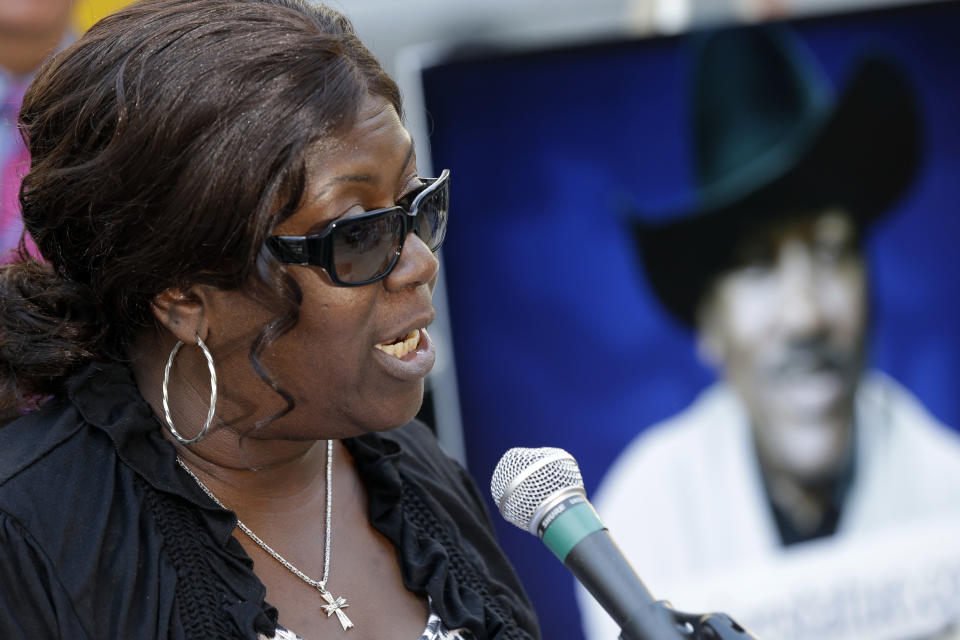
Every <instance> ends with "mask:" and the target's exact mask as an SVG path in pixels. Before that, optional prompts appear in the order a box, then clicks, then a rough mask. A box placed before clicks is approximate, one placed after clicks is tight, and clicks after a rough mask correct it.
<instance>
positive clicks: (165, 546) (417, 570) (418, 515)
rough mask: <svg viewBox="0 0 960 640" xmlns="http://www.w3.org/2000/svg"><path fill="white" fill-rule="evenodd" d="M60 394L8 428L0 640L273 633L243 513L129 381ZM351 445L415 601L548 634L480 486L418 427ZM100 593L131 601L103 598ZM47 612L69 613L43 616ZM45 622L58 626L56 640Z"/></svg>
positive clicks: (463, 618)
mask: <svg viewBox="0 0 960 640" xmlns="http://www.w3.org/2000/svg"><path fill="white" fill-rule="evenodd" d="M67 396H68V397H67V398H56V399H54V400H53V401H51V402H50V403H49V404H48V406H46V407H45V408H43V409H42V410H40V411H37V412H34V413H32V414H29V415H28V416H25V417H23V418H21V419H20V420H18V421H16V422H14V423H12V424H10V425H8V426H7V427H4V428H3V429H2V430H0V543H2V544H4V545H5V546H4V548H5V549H8V550H10V552H11V553H17V552H16V551H15V550H16V549H21V548H22V549H23V552H22V555H23V558H22V559H21V560H18V559H16V558H10V557H8V558H5V559H4V558H0V609H8V610H9V612H13V611H17V612H18V613H17V615H13V614H12V613H11V615H10V616H5V615H4V614H3V613H2V612H0V631H3V630H5V629H7V625H21V626H20V627H17V629H18V631H19V632H22V633H21V635H20V636H18V637H70V638H87V637H136V638H164V639H165V640H167V639H169V640H181V639H182V640H186V639H192V638H198V639H199V638H202V639H203V640H219V639H223V640H235V639H237V638H243V639H246V640H252V639H255V638H258V637H259V636H260V634H263V635H264V636H266V637H272V636H273V635H274V633H275V630H276V624H277V618H278V615H277V610H276V609H275V608H273V607H272V606H270V605H269V604H268V603H266V602H265V601H264V598H265V593H266V589H265V587H264V585H263V584H262V583H261V582H260V580H259V579H258V578H257V576H256V575H255V574H254V573H253V563H252V561H251V559H250V558H249V556H247V554H246V552H245V551H244V550H243V547H242V546H241V545H240V543H239V541H237V540H236V538H234V537H233V535H232V533H233V531H234V528H235V527H236V522H237V520H236V516H235V515H234V514H233V513H232V512H228V511H224V510H223V509H221V508H220V507H219V506H217V505H216V504H215V503H214V502H213V501H212V500H210V499H209V497H207V496H206V494H204V493H203V492H202V490H201V489H200V488H199V487H198V486H197V485H196V483H195V482H194V481H193V480H192V478H190V477H189V476H188V475H187V474H186V473H184V472H183V471H182V469H180V467H179V466H178V465H177V463H176V454H175V450H174V448H173V446H172V445H171V444H170V443H169V442H168V441H167V440H165V439H164V438H163V436H162V433H161V425H160V424H159V422H158V421H157V419H156V418H155V417H154V415H153V413H152V411H151V409H150V407H149V406H148V405H147V404H146V402H145V401H144V400H143V398H142V397H141V396H140V394H139V392H138V390H137V388H136V385H135V383H134V381H133V379H132V376H131V374H130V372H129V370H128V369H126V368H125V367H122V366H119V365H113V364H102V363H95V364H91V365H89V366H88V367H86V368H85V369H84V370H83V371H81V372H80V373H79V374H77V375H76V376H74V377H73V379H72V380H71V381H70V383H69V385H68V393H67ZM344 444H345V445H346V446H347V448H348V450H349V451H350V452H351V454H352V455H353V456H354V458H355V460H356V462H357V468H358V470H359V473H360V475H361V477H362V479H363V482H364V483H365V485H366V487H367V493H368V496H369V500H370V509H369V514H370V521H371V523H372V525H373V526H374V527H375V528H376V529H377V530H378V531H380V532H381V533H382V534H383V535H384V536H386V537H387V538H388V539H389V540H390V541H391V542H392V543H393V545H394V547H395V549H396V551H397V557H398V560H399V562H400V566H401V571H402V575H403V579H404V584H405V586H406V587H407V588H408V589H410V590H411V591H412V592H414V593H418V594H429V595H430V597H431V598H432V600H433V604H434V607H435V609H436V610H437V612H438V613H439V615H440V616H441V618H442V619H443V621H444V623H445V624H446V625H447V626H448V627H449V628H458V627H466V628H467V629H469V630H470V631H472V632H473V633H474V635H475V636H476V637H477V640H530V639H537V638H539V632H538V631H537V624H536V618H535V615H534V613H533V610H532V607H531V605H530V603H529V601H528V599H527V597H526V595H525V593H524V591H523V588H522V587H521V585H520V583H519V581H518V579H517V577H516V575H515V573H514V572H513V569H512V568H511V566H510V564H509V562H508V561H507V560H506V558H505V557H504V556H503V553H502V551H501V550H500V549H499V547H498V545H497V543H496V540H495V539H494V535H493V532H492V531H493V529H492V526H491V523H490V521H489V517H488V514H487V512H486V507H485V505H484V503H483V501H482V499H481V498H480V496H479V494H478V492H477V490H476V487H475V486H474V485H473V483H472V482H471V481H470V479H469V478H468V476H467V475H466V473H465V472H464V471H463V469H462V468H461V467H460V466H459V465H457V464H456V463H454V462H453V461H451V460H450V459H449V458H448V457H447V456H445V455H444V454H443V452H442V451H441V450H440V448H439V447H438V446H437V443H436V440H435V438H434V437H433V434H432V433H431V432H430V431H429V430H428V429H427V428H426V427H424V426H423V425H422V424H419V423H411V424H408V425H406V426H404V427H401V428H399V429H396V430H394V431H391V432H389V433H385V434H368V435H364V436H360V437H357V438H352V439H348V440H345V441H344ZM57 477H66V478H69V482H70V483H71V484H70V485H65V486H67V487H69V490H67V491H63V490H60V489H61V488H60V487H57V486H56V485H55V483H54V482H52V480H53V479H55V478H57ZM45 485H46V486H45ZM23 522H35V523H38V527H37V528H35V529H32V530H27V528H25V527H24V526H22V525H21V524H19V523H23ZM68 522H71V523H75V524H73V525H67V524H66V523H68ZM88 541H93V544H91V543H90V542H88ZM105 554H107V555H108V556H109V557H110V561H109V562H108V564H107V566H106V567H105V566H104V557H105ZM109 554H113V555H109ZM52 558H53V559H52ZM60 558H65V559H66V560H60ZM38 562H39V563H43V565H44V566H43V567H42V573H41V568H37V569H36V571H37V572H38V573H37V575H38V576H39V578H38V579H37V580H35V581H34V583H35V584H33V587H32V588H31V589H32V590H31V591H30V593H34V594H43V595H42V596H41V595H35V596H30V598H28V599H27V600H24V599H23V598H20V599H19V600H17V599H15V600H11V601H9V602H7V601H6V600H5V598H6V597H7V596H9V597H14V596H16V595H17V594H16V593H14V591H13V589H12V588H11V589H8V588H7V587H13V586H14V585H15V584H18V583H23V581H24V580H27V579H29V576H24V575H23V567H29V566H36V565H37V563H38ZM46 575H50V576H56V579H46V578H44V577H43V576H46ZM104 581H110V582H112V583H115V584H111V586H116V587H117V588H118V589H117V591H124V592H129V593H110V591H109V589H107V590H104V585H103V582H104ZM8 582H9V584H8ZM24 593H26V591H24ZM91 594H92V595H91ZM88 597H93V598H94V600H92V601H89V602H86V601H84V598H88ZM78 600H79V601H81V604H80V606H78V607H77V606H76V605H75V602H76V601H78ZM48 601H49V602H59V603H64V604H63V605H62V606H58V607H54V610H53V611H50V610H49V609H46V608H44V607H45V606H46V605H45V604H44V603H46V602H48ZM37 603H39V604H37ZM35 604H36V605H37V606H33V605H35ZM29 607H33V609H31V610H30V611H29V614H27V613H24V611H26V610H27V609H28V608H29ZM51 620H52V622H51ZM105 622H107V623H109V625H108V627H106V628H105V627H104V626H103V625H104V624H105ZM22 625H27V626H26V627H23V626H22ZM30 625H34V626H33V627H30ZM51 625H54V626H59V629H60V630H59V632H58V633H57V634H56V636H51V635H50V631H49V630H50V628H51ZM10 628H11V629H12V628H14V627H10ZM31 628H32V629H34V630H35V632H33V634H32V635H31V633H28V631H29V629H31ZM91 630H92V631H91ZM23 634H26V635H23ZM104 634H106V635H104Z"/></svg>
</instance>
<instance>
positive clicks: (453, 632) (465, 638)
mask: <svg viewBox="0 0 960 640" xmlns="http://www.w3.org/2000/svg"><path fill="white" fill-rule="evenodd" d="M348 634H349V632H348ZM344 637H345V638H349V635H346V636H344ZM260 640H269V639H268V638H267V637H266V636H260ZM273 640H306V639H305V638H301V637H300V636H298V635H297V634H295V633H293V632H292V631H287V630H286V629H284V628H283V627H277V634H276V635H275V636H273ZM417 640H475V636H474V635H473V634H472V633H470V631H469V630H467V629H447V627H446V625H444V624H443V621H442V620H440V616H438V615H437V612H436V611H434V609H433V601H432V600H431V601H430V617H429V618H427V628H426V629H424V630H423V633H421V634H420V637H419V638H418V639H417Z"/></svg>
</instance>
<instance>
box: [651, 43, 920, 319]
mask: <svg viewBox="0 0 960 640" xmlns="http://www.w3.org/2000/svg"><path fill="white" fill-rule="evenodd" d="M921 137H922V133H921V122H920V115H919V112H918V107H917V104H916V100H915V98H914V93H913V90H912V88H911V86H910V84H909V81H908V79H907V77H906V76H905V74H904V73H903V72H902V71H901V70H900V69H899V68H898V67H897V66H895V65H894V64H893V63H891V62H890V61H888V60H885V59H883V58H879V57H870V58H865V59H863V60H862V61H861V63H860V64H859V65H858V66H857V68H856V70H855V71H854V73H853V74H852V75H851V77H850V80H849V82H848V83H847V84H846V87H845V89H844V91H843V92H842V94H841V95H840V97H839V98H838V99H837V101H836V102H835V105H834V108H833V110H832V111H831V112H830V113H829V115H828V116H827V117H825V118H824V119H823V120H822V125H821V126H820V127H819V128H818V129H817V130H816V131H814V132H813V134H812V135H811V136H809V138H808V142H807V144H805V145H803V146H802V147H799V148H796V147H795V148H794V149H792V150H790V156H789V157H786V158H781V161H780V162H773V163H770V164H769V165H768V166H767V167H765V168H764V169H765V170H761V171H758V172H757V173H756V175H755V176H754V178H753V179H752V180H749V181H747V182H746V183H745V184H743V185H742V187H741V188H740V189H738V190H736V191H733V192H731V191H729V190H727V191H726V192H725V193H724V194H722V195H720V196H714V197H711V196H710V195H708V197H706V198H704V200H703V202H702V203H701V204H700V205H698V206H697V207H695V208H693V209H692V210H687V211H683V212H678V213H677V214H676V215H672V216H669V217H668V218H667V220H668V221H667V222H665V223H657V224H650V223H645V222H634V223H633V231H634V237H635V240H636V243H637V245H638V247H639V250H640V254H641V259H642V262H643V266H644V269H645V271H646V273H647V275H648V278H649V281H650V283H651V285H652V288H653V291H654V293H655V294H656V295H657V297H658V298H659V299H660V301H661V303H662V304H663V305H664V306H665V307H666V308H667V310H668V311H670V313H671V314H672V315H674V316H675V317H676V318H677V319H679V320H680V321H681V322H682V323H684V324H686V325H689V326H693V325H695V322H696V314H697V306H698V305H699V302H700V300H701V298H702V296H703V295H704V294H705V293H706V290H707V288H708V287H709V285H710V283H711V282H712V280H713V279H714V278H715V277H716V276H717V275H718V271H719V270H721V269H722V268H723V266H724V265H725V264H726V263H727V261H728V258H729V253H730V251H731V250H732V248H733V246H734V244H735V242H736V240H737V239H738V238H739V237H742V234H743V233H744V231H746V230H750V229H753V228H756V226H757V224H759V223H769V222H770V221H772V220H776V219H777V218H778V217H786V216H796V215H804V214H808V213H814V212H817V211H820V210H822V209H823V208H825V207H830V206H838V207H841V208H843V209H844V210H846V211H848V212H849V213H850V214H851V215H852V216H853V217H854V219H855V221H856V222H857V223H858V225H859V226H860V227H866V226H868V225H869V224H870V223H871V222H872V221H873V220H875V219H876V218H877V217H879V216H880V215H882V214H883V213H885V212H886V211H887V210H889V208H890V207H891V206H892V205H893V204H894V202H896V200H898V199H899V198H900V197H901V196H902V195H903V193H904V192H905V191H906V189H907V187H908V186H909V185H910V183H911V182H912V180H913V177H914V175H915V173H916V171H917V168H918V164H919V161H920V153H921Z"/></svg>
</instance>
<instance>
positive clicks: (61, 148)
mask: <svg viewBox="0 0 960 640" xmlns="http://www.w3.org/2000/svg"><path fill="white" fill-rule="evenodd" d="M367 95H374V96H378V97H381V98H383V99H384V100H385V101H386V102H388V103H389V104H391V105H392V106H393V107H394V108H395V109H396V110H397V113H398V114H400V115H401V116H402V113H401V104H400V94H399V90H398V89H397V86H396V84H395V83H394V82H393V80H391V79H390V78H389V77H388V76H387V75H386V73H385V72H384V71H383V69H382V68H381V66H380V65H379V63H378V62H377V61H376V59H375V58H374V57H373V56H372V55H371V53H370V52H369V51H368V50H367V49H366V48H365V47H364V46H363V44H362V43H361V42H360V41H359V39H358V38H357V36H356V33H355V32H354V30H353V27H352V25H351V24H350V22H349V21H348V20H347V19H346V18H345V17H344V16H342V15H341V14H339V13H338V12H336V11H334V10H332V9H329V8H327V7H323V6H317V5H311V4H308V3H307V2H304V1H301V0H143V1H141V2H137V3H135V4H133V5H131V6H129V7H127V8H125V9H123V10H121V11H119V12H118V13H116V14H114V15H111V16H109V17H107V18H105V19H103V20H102V21H100V22H99V23H97V24H96V25H94V27H93V28H92V29H90V31H89V32H88V33H87V34H86V35H84V36H83V37H82V38H81V39H80V40H78V41H77V42H76V43H75V44H73V45H72V46H71V47H69V48H67V49H66V50H64V51H62V52H60V53H59V54H57V55H55V56H54V57H53V58H52V59H50V60H49V61H48V62H47V63H46V64H45V65H44V66H43V68H42V69H41V70H40V73H39V75H38V76H37V78H36V80H35V81H34V83H33V84H32V86H31V87H30V89H29V90H28V92H27V94H26V96H25V98H24V102H23V107H22V109H21V112H20V127H21V130H22V133H23V135H24V139H25V141H26V143H27V147H28V149H29V151H30V154H31V167H30V171H29V173H28V174H27V175H26V177H25V178H24V181H23V186H22V188H21V193H20V204H21V206H22V210H23V220H24V226H25V228H26V230H27V231H28V232H29V233H30V235H31V236H32V237H33V239H34V241H35V242H36V245H37V247H38V248H39V250H40V252H41V253H42V255H43V257H44V259H45V260H46V262H42V261H38V260H34V259H31V258H29V257H28V256H27V255H26V253H25V251H24V250H23V245H22V243H21V252H20V254H21V255H20V260H19V261H17V262H15V263H12V264H9V265H4V266H3V267H0V300H2V310H0V411H4V412H8V413H9V411H10V410H11V409H15V408H16V407H20V406H23V404H24V402H25V400H29V399H30V398H37V397H43V396H47V395H50V394H55V393H57V392H59V391H61V390H62V389H63V385H64V382H65V381H66V379H67V378H68V377H69V376H70V375H71V374H72V373H73V372H75V371H76V370H77V369H78V368H79V367H80V366H82V365H84V364H85V363H87V362H89V361H92V360H108V361H111V360H112V361H124V360H125V358H126V357H127V352H128V350H129V348H130V346H131V345H132V343H133V341H134V340H135V338H136V337H137V336H138V335H139V334H140V332H142V331H143V330H144V329H145V328H146V327H148V326H152V325H153V323H154V322H155V320H154V319H153V316H152V314H151V312H150V306H149V304H150V301H151V299H153V298H154V297H155V296H156V295H157V294H159V293H161V292H162V291H164V290H166V289H168V288H170V287H181V288H186V287H189V286H190V285H193V284H201V283H202V284H209V285H213V286H216V287H220V288H227V289H230V288H244V289H246V290H248V291H249V292H250V294H251V295H252V296H254V297H256V298H257V299H260V300H264V301H267V302H269V304H270V305H271V306H273V307H274V308H277V309H278V313H277V315H276V317H275V319H274V320H273V321H272V322H270V323H269V324H268V325H267V326H266V327H264V328H263V330H262V332H261V333H260V335H259V336H258V337H257V339H256V340H254V342H253V344H252V345H251V347H250V359H251V361H252V362H253V365H254V367H255V368H256V370H257V371H258V373H259V374H260V376H261V377H262V378H263V379H264V380H265V381H266V382H267V383H268V384H270V385H271V386H272V387H273V388H274V389H275V390H276V391H277V392H278V393H280V394H281V395H283V396H284V397H285V398H286V400H287V404H288V406H287V410H289V409H290V408H291V407H292V399H291V398H290V397H289V396H288V395H287V394H285V393H284V392H283V391H282V390H280V389H279V388H278V387H277V385H276V384H275V383H274V382H273V381H272V380H271V378H270V376H269V374H268V373H267V372H266V371H264V369H263V367H262V366H261V364H260V360H259V355H260V354H261V353H262V351H263V350H264V348H265V347H266V346H268V345H269V344H270V343H271V342H272V341H273V340H275V339H276V338H277V337H278V336H279V335H281V334H282V333H283V332H285V331H286V330H288V329H289V328H290V327H292V326H293V325H294V324H296V322H297V319H298V317H299V304H300V300H301V297H302V294H301V291H300V289H299V287H298V286H297V284H296V282H295V280H294V279H293V278H292V277H291V276H289V275H288V274H287V273H286V271H285V269H284V267H283V266H282V265H280V264H279V263H277V262H276V260H275V259H274V258H273V257H272V256H271V255H270V254H269V253H268V252H267V251H265V250H263V244H264V240H265V238H266V237H267V236H268V235H269V233H270V231H271V229H272V228H273V227H274V226H276V225H277V224H278V223H279V222H280V221H282V220H283V219H285V218H286V217H287V216H289V215H290V214H291V213H293V211H294V210H296V208H297V207H298V206H299V204H300V201H301V198H302V196H303V193H304V189H305V184H306V161H305V157H306V153H307V151H308V150H309V149H311V148H313V147H315V146H316V145H317V143H319V142H320V141H322V140H324V139H327V138H329V137H332V136H336V135H339V134H341V133H343V132H345V131H347V130H348V129H349V128H350V127H351V126H352V125H353V124H354V123H355V120H356V117H357V115H358V110H359V107H360V105H361V104H362V102H363V100H364V99H365V97H366V96H367Z"/></svg>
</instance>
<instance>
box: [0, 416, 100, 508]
mask: <svg viewBox="0 0 960 640" xmlns="http://www.w3.org/2000/svg"><path fill="white" fill-rule="evenodd" d="M83 426H84V422H83V419H82V417H81V416H80V415H79V413H78V412H77V411H76V409H75V408H74V407H73V406H72V405H70V403H69V402H66V401H63V400H60V399H52V400H50V401H49V402H48V403H47V404H46V405H45V406H44V407H42V408H41V409H38V410H36V411H31V412H30V413H27V414H26V415H24V416H21V417H20V418H18V419H17V420H14V421H13V422H11V423H9V424H7V425H5V426H4V427H3V428H0V505H2V504H3V502H2V499H3V498H9V496H10V495H12V494H14V493H15V492H16V486H17V484H18V483H19V482H20V481H21V480H22V479H23V476H24V475H28V476H30V477H31V478H30V479H31V480H32V479H35V478H36V477H37V474H43V473H50V474H57V475H60V476H61V477H62V476H63V475H64V474H65V472H66V469H64V468H63V465H64V464H67V465H68V466H69V464H70V463H79V462H80V460H78V459H76V458H75V457H74V455H73V454H74V453H76V452H75V451H73V449H75V448H76V444H77V443H75V442H74V439H75V438H76V437H77V436H78V435H80V434H81V432H82V430H83ZM81 437H82V436H81ZM51 479H52V478H51ZM47 487H48V488H49V489H50V490H51V491H54V490H55V487H54V486H52V483H47Z"/></svg>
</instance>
